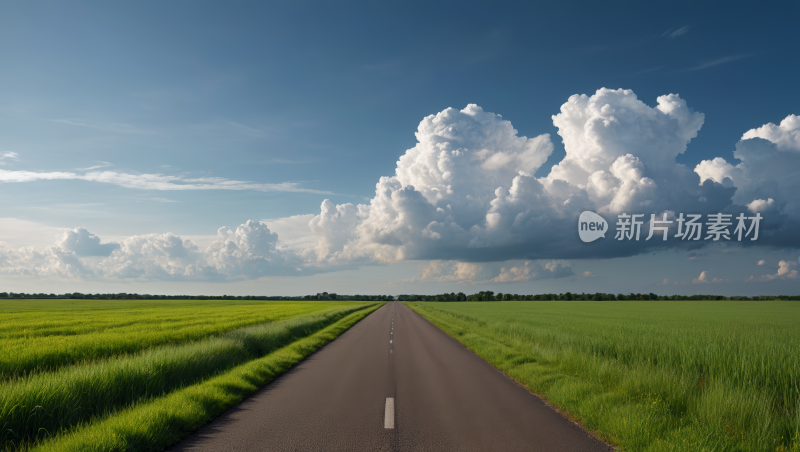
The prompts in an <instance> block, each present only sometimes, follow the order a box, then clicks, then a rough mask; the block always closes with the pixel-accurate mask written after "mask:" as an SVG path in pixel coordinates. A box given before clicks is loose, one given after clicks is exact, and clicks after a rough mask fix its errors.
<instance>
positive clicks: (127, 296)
mask: <svg viewBox="0 0 800 452" xmlns="http://www.w3.org/2000/svg"><path fill="white" fill-rule="evenodd" d="M2 298H37V299H38V298H56V299H59V298H61V299H76V298H77V299H90V300H91V299H94V300H359V301H392V300H394V299H395V297H394V295H337V294H335V293H328V292H322V293H318V294H316V295H305V296H302V295H299V296H296V297H285V296H265V295H150V294H137V293H124V292H123V293H96V294H91V293H86V294H84V293H80V292H72V293H64V294H59V295H57V294H54V293H51V294H46V293H24V292H21V293H15V292H0V299H2Z"/></svg>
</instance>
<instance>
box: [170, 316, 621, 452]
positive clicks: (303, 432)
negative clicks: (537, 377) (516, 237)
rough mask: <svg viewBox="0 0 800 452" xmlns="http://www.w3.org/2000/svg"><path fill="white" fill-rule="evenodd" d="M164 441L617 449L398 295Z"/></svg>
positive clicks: (242, 445) (238, 446) (300, 447)
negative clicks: (235, 401)
mask: <svg viewBox="0 0 800 452" xmlns="http://www.w3.org/2000/svg"><path fill="white" fill-rule="evenodd" d="M171 450H173V451H203V452H210V451H242V452H245V451H247V452H251V451H303V452H306V451H325V452H328V451H431V452H433V451H504V452H511V451H543V452H560V451H564V452H593V451H604V452H607V451H610V450H613V449H611V448H609V447H608V446H607V445H605V444H603V443H602V442H600V441H598V440H597V439H595V438H594V437H592V436H590V435H589V434H588V433H587V432H586V431H584V430H583V429H581V428H580V427H578V426H577V425H575V424H574V423H572V422H570V421H568V420H567V419H565V418H563V417H562V416H561V415H559V414H558V413H557V412H556V411H554V410H553V409H552V408H550V407H548V406H547V405H546V404H545V403H544V402H543V401H542V400H541V399H539V398H538V397H536V396H534V395H533V394H531V393H530V392H528V391H527V390H525V389H524V388H523V387H521V386H519V385H518V384H517V383H515V382H514V381H512V380H511V379H509V378H508V377H506V376H505V375H503V374H502V373H501V372H499V371H498V370H496V369H495V368H493V367H492V366H490V365H489V364H487V363H486V362H485V361H483V360H482V359H481V358H479V357H478V356H476V355H475V354H473V353H472V352H470V351H469V350H467V349H466V348H464V346H462V345H461V344H459V343H458V342H457V341H456V340H454V339H453V338H451V337H450V336H448V335H446V334H445V333H443V332H442V331H441V330H439V329H438V328H436V327H435V326H433V325H432V324H431V323H430V322H428V321H427V320H425V319H423V318H422V317H420V316H419V315H418V314H416V313H415V312H413V311H412V310H411V309H409V308H408V307H406V306H405V305H403V304H402V303H400V302H398V301H396V302H392V303H388V304H387V305H385V306H383V307H381V308H380V309H378V310H377V311H375V312H373V313H372V314H370V315H369V316H367V317H366V318H364V319H363V320H361V321H360V322H359V323H357V324H356V325H354V326H353V327H352V328H350V330H348V331H346V332H345V333H344V334H342V335H341V336H339V337H338V338H337V339H336V340H334V341H333V342H331V343H330V344H328V345H326V346H325V347H323V348H321V349H320V350H318V351H317V352H316V353H314V354H313V355H311V356H309V357H308V358H306V359H305V360H304V361H302V362H301V363H300V364H298V365H297V366H295V367H294V368H292V369H291V370H289V371H288V372H286V373H285V374H283V375H281V376H280V377H279V378H277V379H276V380H275V381H273V382H272V383H270V384H268V385H266V386H265V387H263V388H262V389H261V390H259V391H258V392H256V393H255V394H254V395H253V396H252V397H250V398H248V399H246V400H245V401H243V402H242V403H240V404H239V405H237V406H235V407H233V408H231V409H229V410H228V411H226V412H225V413H223V414H222V415H221V416H220V417H218V418H217V419H215V420H214V421H212V422H211V423H209V424H208V425H206V426H204V427H202V428H201V429H200V430H198V431H197V432H195V433H194V434H193V435H191V436H189V437H188V438H186V439H185V440H183V441H182V442H181V443H179V444H177V445H176V446H175V447H173V448H172V449H171Z"/></svg>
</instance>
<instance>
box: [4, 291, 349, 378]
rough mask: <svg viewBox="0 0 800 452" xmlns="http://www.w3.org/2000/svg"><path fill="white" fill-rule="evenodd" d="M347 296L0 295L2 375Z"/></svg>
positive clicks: (295, 312) (214, 330) (320, 306)
mask: <svg viewBox="0 0 800 452" xmlns="http://www.w3.org/2000/svg"><path fill="white" fill-rule="evenodd" d="M353 304H354V303H353V302H330V301H327V302H320V301H314V302H307V301H292V302H286V301H249V302H248V301H239V300H237V301H198V300H191V301H177V300H169V301H167V300H164V301H157V302H153V301H145V302H132V301H130V300H125V301H117V300H24V302H23V301H19V300H3V301H0V318H2V322H0V380H2V379H8V378H11V377H14V376H23V375H27V374H31V373H37V372H44V371H52V370H55V369H58V368H60V367H62V366H67V365H72V364H77V363H85V362H87V361H92V360H96V359H102V358H107V357H111V356H115V355H118V354H125V353H134V352H137V351H140V350H145V349H147V348H150V347H153V346H157V345H163V344H181V343H186V342H191V341H196V340H198V339H202V338H204V337H208V336H213V335H218V334H222V333H225V332H227V331H231V330H235V329H238V328H242V327H245V326H248V325H255V324H259V323H266V322H275V321H280V320H285V319H288V318H292V317H297V316H302V315H308V314H311V313H313V312H319V311H323V310H326V309H330V308H331V307H336V306H352V305H353Z"/></svg>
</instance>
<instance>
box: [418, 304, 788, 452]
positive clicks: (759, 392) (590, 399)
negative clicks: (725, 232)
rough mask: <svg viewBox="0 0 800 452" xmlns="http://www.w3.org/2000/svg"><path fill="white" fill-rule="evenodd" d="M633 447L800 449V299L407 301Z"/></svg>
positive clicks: (592, 425)
mask: <svg viewBox="0 0 800 452" xmlns="http://www.w3.org/2000/svg"><path fill="white" fill-rule="evenodd" d="M406 304H407V305H408V306H409V307H411V309H413V310H414V311H416V312H417V313H419V314H420V315H422V316H423V317H425V318H426V319H428V320H430V321H431V322H432V323H433V324H434V325H436V326H437V327H439V328H440V329H442V330H443V331H445V332H446V333H448V334H449V335H451V336H452V337H454V338H456V339H457V340H459V341H460V342H461V343H462V344H464V345H465V346H466V347H467V348H469V349H470V350H472V351H473V352H475V353H476V354H477V355H479V356H480V357H482V358H483V359H485V360H486V361H487V362H489V363H490V364H492V365H493V366H495V367H496V368H498V369H500V370H501V371H503V372H504V373H506V374H507V375H509V376H511V377H512V378H514V379H515V380H517V381H519V382H520V383H522V384H523V385H525V386H526V387H527V388H528V389H529V390H531V391H533V392H536V393H538V394H541V395H543V396H545V397H546V398H547V399H548V400H549V401H550V402H551V403H552V404H553V405H555V406H557V407H558V408H560V409H561V410H563V411H564V412H566V413H568V414H569V415H570V416H571V417H573V418H574V419H576V420H578V421H580V422H581V423H582V424H583V425H585V426H586V427H587V428H589V429H591V430H593V431H596V432H598V433H599V434H600V435H601V436H602V437H604V438H605V439H607V440H609V441H610V442H612V443H615V444H618V445H619V446H621V447H622V448H623V449H624V450H630V451H647V452H655V451H659V452H661V451H753V452H756V451H764V452H767V451H769V452H773V451H776V452H787V451H800V360H798V359H797V356H798V354H799V353H800V328H798V327H797V325H798V321H800V304H799V303H797V302H791V301H743V302H735V301H720V302H676V301H668V302H630V301H629V302H497V303H489V304H487V303H406Z"/></svg>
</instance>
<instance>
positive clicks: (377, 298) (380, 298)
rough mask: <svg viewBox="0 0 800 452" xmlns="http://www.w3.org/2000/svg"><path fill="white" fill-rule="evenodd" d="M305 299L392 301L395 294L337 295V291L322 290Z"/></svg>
mask: <svg viewBox="0 0 800 452" xmlns="http://www.w3.org/2000/svg"><path fill="white" fill-rule="evenodd" d="M303 299H304V300H358V301H392V300H394V295H337V294H335V293H328V292H322V293H317V294H316V295H306V296H304V297H303Z"/></svg>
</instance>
